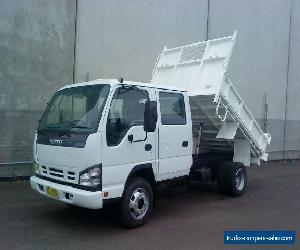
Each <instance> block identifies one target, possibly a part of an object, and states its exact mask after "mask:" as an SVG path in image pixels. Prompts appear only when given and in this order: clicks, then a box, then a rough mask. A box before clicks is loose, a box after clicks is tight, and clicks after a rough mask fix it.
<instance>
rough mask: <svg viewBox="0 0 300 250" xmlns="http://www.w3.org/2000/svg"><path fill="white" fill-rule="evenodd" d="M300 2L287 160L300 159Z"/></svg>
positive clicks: (294, 21) (293, 37) (293, 38)
mask: <svg viewBox="0 0 300 250" xmlns="http://www.w3.org/2000/svg"><path fill="white" fill-rule="evenodd" d="M299 96H300V1H299V0H294V1H293V7H292V15H291V33H290V54H289V71H288V88H287V110H286V111H287V113H286V127H285V132H286V133H285V154H284V157H285V158H291V159H295V158H298V159H299V158H300V150H299V149H300V104H299Z"/></svg>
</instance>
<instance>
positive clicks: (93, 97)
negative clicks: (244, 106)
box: [30, 80, 192, 227]
mask: <svg viewBox="0 0 300 250" xmlns="http://www.w3.org/2000/svg"><path fill="white" fill-rule="evenodd" d="M33 155H34V171H35V176H32V177H31V179H30V182H31V187H32V188H33V189H34V190H36V191H38V192H39V193H41V194H43V195H46V196H48V197H51V198H54V199H57V200H60V201H63V202H66V203H69V204H72V205H77V206H81V207H86V208H90V209H99V208H102V207H103V204H105V203H106V202H108V201H111V200H115V199H117V200H121V213H122V214H123V215H122V217H123V220H124V221H125V224H126V225H127V226H129V227H135V226H138V225H141V224H143V223H145V221H146V220H147V218H148V213H149V212H150V209H151V208H152V205H153V190H154V189H155V186H156V183H157V182H160V181H164V180H169V179H172V178H175V177H180V176H186V175H188V174H189V172H190V168H191V166H192V121H191V112H190V106H189V99H188V96H187V93H186V91H184V90H181V89H179V88H172V87H160V86H157V85H153V84H143V83H135V82H123V81H118V80H95V81H91V82H86V83H79V84H72V85H67V86H65V87H63V88H61V89H59V90H58V91H57V92H56V93H55V94H54V96H53V98H52V99H51V101H50V103H49V104H48V106H47V108H46V110H45V112H44V114H43V116H42V118H41V120H40V123H39V126H38V129H37V132H36V135H35V139H34V147H33ZM126 208H128V209H126ZM148 210H149V211H148Z"/></svg>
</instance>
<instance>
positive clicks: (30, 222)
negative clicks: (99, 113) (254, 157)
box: [0, 161, 300, 250]
mask: <svg viewBox="0 0 300 250" xmlns="http://www.w3.org/2000/svg"><path fill="white" fill-rule="evenodd" d="M248 179H249V180H248V190H247V192H246V194H245V195H244V196H242V197H239V198H228V197H223V196H221V195H220V194H218V193H217V190H216V186H215V185H193V186H191V187H189V188H188V189H187V190H186V191H183V192H180V193H177V194H174V192H172V189H163V190H161V192H160V193H159V197H158V201H157V206H156V208H155V210H154V213H153V215H152V218H151V220H150V222H149V223H148V224H147V225H145V226H144V227H142V228H139V229H135V230H126V229H123V228H120V227H119V224H118V223H117V220H116V219H115V213H114V212H113V210H112V209H111V208H107V209H104V210H100V211H91V210H86V209H81V208H75V207H70V206H68V205H66V204H63V203H60V202H57V201H54V200H50V199H48V198H45V197H43V196H41V195H39V194H37V193H34V192H33V191H31V189H30V187H29V183H28V182H10V183H9V182H7V183H4V182H2V183H0V191H1V192H0V201H1V202H0V248H1V249H24V248H25V249H65V248H68V249H151V250H153V249H205V250H209V249H214V250H215V249H296V248H298V249H299V247H300V243H299V242H300V237H299V236H300V234H299V233H300V162H299V161H298V162H275V163H271V164H270V163H269V164H266V165H264V166H263V167H251V168H250V169H248ZM224 230H294V231H296V232H297V238H296V245H295V246H284V245H279V246H268V245H258V246H255V245H252V246H244V245H243V246H241V245H237V246H235V245H225V246H224V244H223V232H224Z"/></svg>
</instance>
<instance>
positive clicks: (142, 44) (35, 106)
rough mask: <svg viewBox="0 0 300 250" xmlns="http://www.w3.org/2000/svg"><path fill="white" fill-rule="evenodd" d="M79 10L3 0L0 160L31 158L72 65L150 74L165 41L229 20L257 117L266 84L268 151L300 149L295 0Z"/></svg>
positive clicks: (57, 0)
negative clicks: (42, 119) (41, 122)
mask: <svg viewBox="0 0 300 250" xmlns="http://www.w3.org/2000/svg"><path fill="white" fill-rule="evenodd" d="M77 9H78V12H77V20H76V18H75V16H76V15H75V12H76V0H51V1H47V0H27V1H22V0H2V1H1V2H0V58H1V60H0V163H1V162H6V161H10V162H11V161H26V160H31V141H32V134H33V131H34V129H35V127H36V124H37V119H38V118H39V116H40V111H41V110H42V109H43V108H44V107H45V104H46V102H47V101H48V100H49V98H50V96H51V95H52V94H53V92H54V91H55V90H56V89H58V88H59V87H60V86H62V85H64V83H63V82H64V81H67V82H72V80H73V78H72V77H73V67H74V69H75V72H74V73H75V82H80V81H85V80H86V79H87V78H88V79H89V80H92V79H96V78H118V77H120V76H122V77H124V78H125V79H128V80H135V81H149V80H150V78H151V71H152V68H153V66H154V63H155V60H156V57H157V55H158V54H159V53H160V52H161V50H162V48H163V47H164V46H165V45H166V46H169V47H171V46H177V45H182V44H186V43H192V42H196V41H199V40H205V39H206V38H207V37H208V38H215V37H220V36H225V35H229V34H232V32H233V31H234V30H235V29H236V30H238V32H239V34H238V39H237V43H236V48H235V50H234V53H233V56H232V60H231V62H230V68H229V73H230V76H231V78H232V80H233V82H234V83H235V85H236V87H237V89H238V90H239V92H240V94H241V95H242V97H243V98H244V99H245V101H246V103H247V105H248V106H249V108H250V110H251V111H252V112H253V114H254V115H255V117H256V118H257V119H258V120H259V122H260V123H262V120H263V117H264V115H263V114H264V93H267V103H268V105H269V113H268V118H269V127H268V132H270V133H271V134H272V144H271V147H270V149H269V151H270V152H271V157H270V158H271V159H283V158H285V159H291V158H299V157H300V132H299V131H300V105H298V96H299V94H300V70H299V65H300V48H299V44H300V33H299V30H300V0H276V1H275V0H138V1H137V0H105V1H104V0H103V1H99V0H89V1H85V0H78V5H77ZM75 24H77V25H75ZM75 27H76V29H77V35H76V39H75V32H74V31H75ZM75 41H76V58H75V62H76V63H75V64H74V60H73V59H74V54H73V52H74V51H73V49H74V43H75ZM0 175H1V173H0Z"/></svg>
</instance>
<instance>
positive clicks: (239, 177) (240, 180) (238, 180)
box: [235, 168, 245, 191]
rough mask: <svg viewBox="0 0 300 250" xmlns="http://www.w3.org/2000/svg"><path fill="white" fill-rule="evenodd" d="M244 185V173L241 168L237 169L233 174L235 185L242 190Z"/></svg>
mask: <svg viewBox="0 0 300 250" xmlns="http://www.w3.org/2000/svg"><path fill="white" fill-rule="evenodd" d="M244 186H245V173H244V171H243V169H241V168H240V169H239V170H238V171H237V172H236V174H235V187H236V189H237V190H239V191H241V190H243V188H244Z"/></svg>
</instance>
